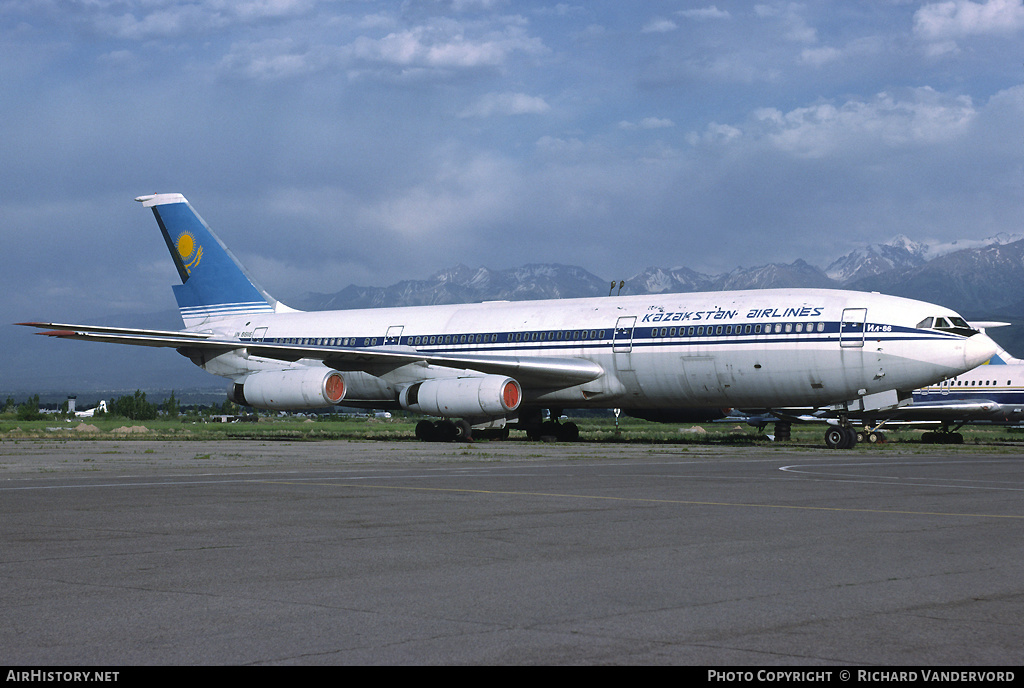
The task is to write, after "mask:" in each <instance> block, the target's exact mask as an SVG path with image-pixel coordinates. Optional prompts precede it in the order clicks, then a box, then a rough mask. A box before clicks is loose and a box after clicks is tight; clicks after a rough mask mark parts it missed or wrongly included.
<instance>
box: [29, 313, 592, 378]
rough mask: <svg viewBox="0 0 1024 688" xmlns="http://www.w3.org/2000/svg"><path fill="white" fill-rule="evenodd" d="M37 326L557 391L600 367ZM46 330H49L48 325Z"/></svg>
mask: <svg viewBox="0 0 1024 688" xmlns="http://www.w3.org/2000/svg"><path fill="white" fill-rule="evenodd" d="M17 324H18V325H25V326H28V327H36V328H41V329H43V330H44V331H43V332H38V333H37V334H41V335H46V336H49V337H56V338H58V339H78V340H84V341H90V342H106V343H112V344H129V345H134V346H150V347H165V348H173V349H186V350H189V349H191V350H208V351H217V352H220V353H223V352H226V351H233V350H237V349H246V350H247V351H248V353H249V354H250V355H253V356H260V357H263V358H271V359H275V360H280V361H291V362H294V361H298V360H299V359H303V358H306V359H314V360H322V361H323V362H324V364H325V365H327V366H328V367H331V368H334V369H335V370H341V371H346V370H363V371H366V372H369V373H371V374H373V373H376V372H380V371H381V370H382V369H394V368H398V367H400V366H403V365H409V364H416V363H419V364H425V365H436V366H442V367H445V368H457V369H465V370H472V371H476V372H480V373H487V374H495V375H508V376H509V377H513V378H515V379H516V380H518V381H519V382H520V383H521V384H524V385H529V386H532V387H540V388H548V389H559V388H564V387H571V386H573V385H579V384H583V383H585V382H590V381H591V380H596V379H597V378H599V377H601V375H603V374H604V368H602V367H601V366H600V365H598V364H597V363H594V362H593V361H589V360H587V359H583V358H553V357H547V356H500V355H489V354H474V353H468V352H467V353H466V354H435V353H429V352H422V351H417V350H416V349H413V348H411V347H360V348H355V347H343V346H311V345H297V344H274V343H263V342H240V341H238V340H236V339H223V338H219V337H217V336H215V335H213V334H204V333H197V332H188V331H186V330H143V329H132V328H126V327H106V326H94V325H71V324H66V323H43V322H27V323H17ZM47 328H49V329H47Z"/></svg>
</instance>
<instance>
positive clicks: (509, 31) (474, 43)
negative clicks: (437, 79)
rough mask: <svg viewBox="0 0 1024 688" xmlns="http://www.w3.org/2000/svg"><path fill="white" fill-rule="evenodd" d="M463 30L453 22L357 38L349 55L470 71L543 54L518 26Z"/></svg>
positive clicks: (394, 62) (537, 42) (378, 60)
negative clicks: (475, 33) (518, 55)
mask: <svg viewBox="0 0 1024 688" xmlns="http://www.w3.org/2000/svg"><path fill="white" fill-rule="evenodd" d="M466 33H467V31H466V27H464V26H462V25H461V24H459V23H456V22H436V23H434V24H431V25H424V26H417V27H413V28H410V29H405V30H403V31H397V32H392V33H389V34H388V35H386V36H384V37H382V38H370V37H367V36H360V37H359V38H357V39H356V40H355V41H353V43H352V45H351V55H352V56H353V57H354V58H356V59H359V60H363V61H367V62H379V63H385V64H391V65H396V66H401V67H411V66H420V67H430V68H471V67H496V66H500V65H502V64H503V63H504V62H505V61H506V60H507V59H508V57H509V56H510V55H511V54H512V53H515V52H524V53H528V54H541V53H543V52H545V51H546V49H545V48H544V45H543V43H542V42H541V40H540V39H538V38H532V37H530V36H528V35H527V34H526V32H525V31H524V30H523V29H522V28H521V27H520V26H518V25H515V24H512V23H510V24H508V25H507V26H505V27H504V28H503V29H502V30H500V31H493V32H487V33H486V34H485V35H483V36H479V37H473V38H470V37H467V35H466Z"/></svg>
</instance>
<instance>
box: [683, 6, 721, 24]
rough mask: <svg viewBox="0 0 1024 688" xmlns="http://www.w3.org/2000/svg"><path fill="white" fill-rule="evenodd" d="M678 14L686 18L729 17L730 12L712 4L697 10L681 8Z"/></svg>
mask: <svg viewBox="0 0 1024 688" xmlns="http://www.w3.org/2000/svg"><path fill="white" fill-rule="evenodd" d="M676 14H677V15H678V16H680V17H683V18H685V19H697V20H701V21H702V20H705V19H729V18H730V14H729V13H728V12H726V11H725V10H720V9H718V7H717V6H715V5H711V6H710V7H702V8H700V9H695V10H679V11H678V12H676Z"/></svg>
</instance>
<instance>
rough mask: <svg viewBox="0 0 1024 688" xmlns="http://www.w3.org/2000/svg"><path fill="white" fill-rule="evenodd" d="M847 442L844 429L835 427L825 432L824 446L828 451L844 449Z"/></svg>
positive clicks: (847, 438)
mask: <svg viewBox="0 0 1024 688" xmlns="http://www.w3.org/2000/svg"><path fill="white" fill-rule="evenodd" d="M849 441H850V440H849V437H848V436H847V434H846V429H845V428H841V427H839V426H835V427H831V428H829V429H828V430H826V431H825V446H826V447H828V448H829V449H846V447H847V446H848V443H849Z"/></svg>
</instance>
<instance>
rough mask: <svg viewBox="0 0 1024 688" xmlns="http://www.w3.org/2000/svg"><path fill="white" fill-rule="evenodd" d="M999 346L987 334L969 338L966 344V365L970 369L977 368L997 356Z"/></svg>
mask: <svg viewBox="0 0 1024 688" xmlns="http://www.w3.org/2000/svg"><path fill="white" fill-rule="evenodd" d="M998 351H999V345H998V344H996V343H995V342H994V341H992V338H991V337H989V336H988V335H987V334H983V333H978V334H976V335H972V336H971V337H968V338H967V341H966V342H965V343H964V365H965V366H967V368H968V369H971V368H977V367H978V366H980V365H981V364H982V363H984V362H985V361H987V360H988V359H990V358H992V357H993V356H995V355H996V353H998Z"/></svg>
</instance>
